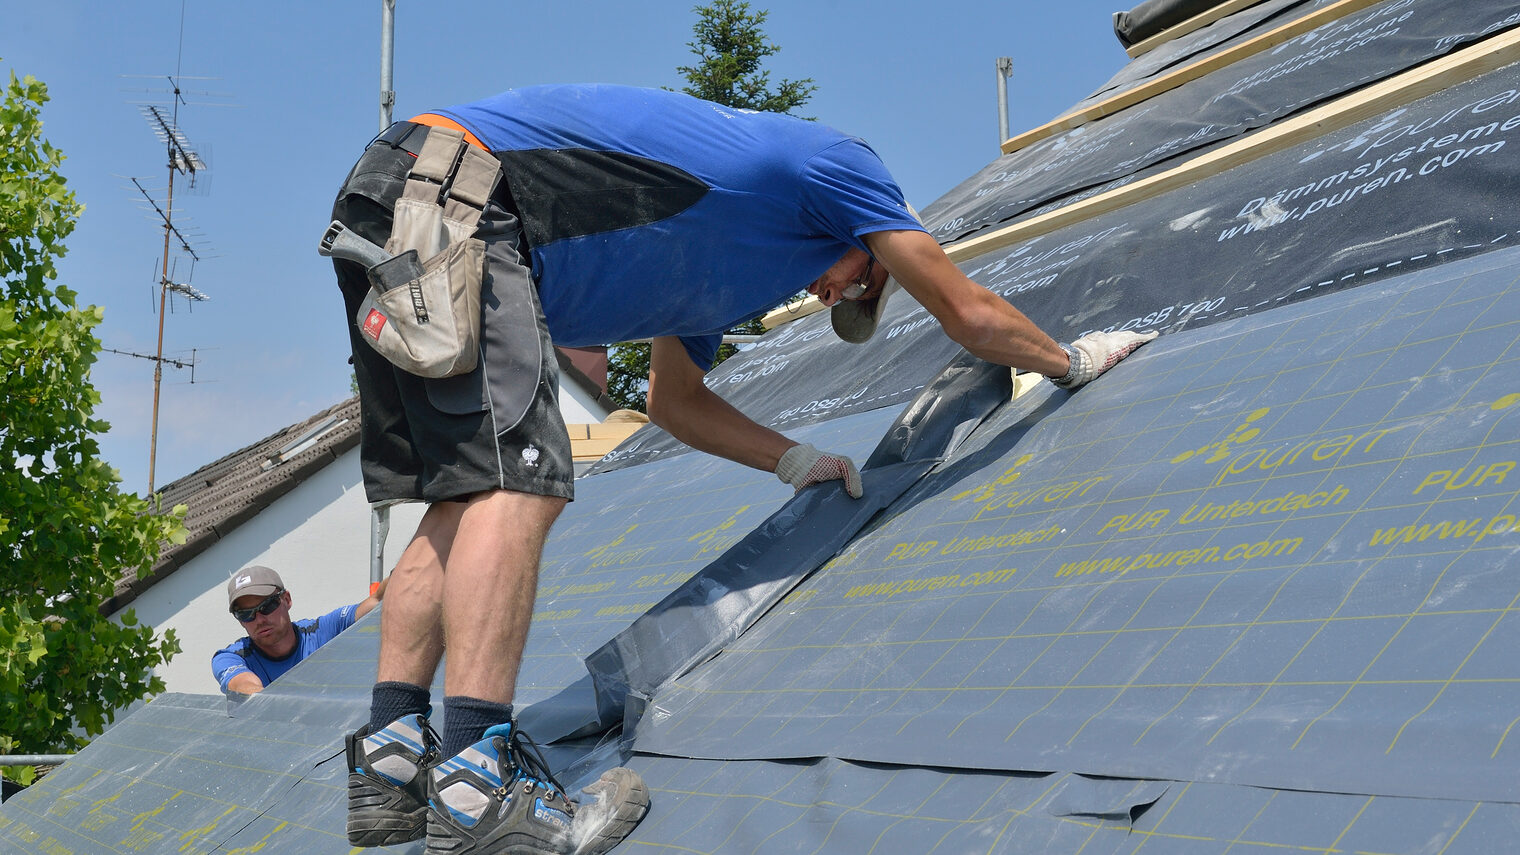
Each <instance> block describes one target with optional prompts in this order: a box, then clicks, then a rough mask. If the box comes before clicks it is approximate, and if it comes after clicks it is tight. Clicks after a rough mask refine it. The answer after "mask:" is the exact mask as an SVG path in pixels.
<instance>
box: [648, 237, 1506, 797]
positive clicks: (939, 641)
mask: <svg viewBox="0 0 1520 855" xmlns="http://www.w3.org/2000/svg"><path fill="white" fill-rule="evenodd" d="M1517 279H1520V250H1505V251H1501V252H1495V253H1491V254H1488V255H1485V256H1481V257H1479V258H1475V259H1469V260H1466V261H1461V262H1456V263H1453V264H1449V265H1446V266H1443V267H1441V268H1437V269H1435V270H1430V271H1424V272H1419V273H1414V274H1410V275H1406V276H1401V277H1398V278H1396V279H1393V280H1389V281H1387V282H1384V283H1381V284H1378V285H1369V286H1366V287H1363V288H1360V289H1357V290H1354V291H1351V292H1346V293H1342V294H1337V295H1330V296H1326V297H1322V298H1320V299H1317V300H1315V301H1313V302H1311V303H1307V304H1303V305H1296V306H1290V307H1286V308H1283V309H1280V310H1278V311H1275V312H1271V313H1263V314H1261V315H1256V316H1251V317H1248V318H1243V319H1240V320H1237V321H1232V322H1229V323H1228V324H1227V325H1221V326H1218V327H1214V328H1211V329H1209V330H1208V331H1207V332H1206V333H1205V332H1188V333H1181V334H1177V335H1174V336H1169V337H1163V338H1161V339H1160V340H1158V341H1157V342H1155V343H1153V344H1151V345H1148V346H1147V347H1146V348H1144V349H1142V350H1140V351H1139V352H1137V353H1136V354H1135V355H1134V356H1132V357H1131V358H1130V359H1129V360H1126V361H1125V362H1123V363H1121V364H1120V365H1119V366H1118V367H1116V368H1115V369H1114V370H1113V371H1112V372H1111V373H1110V374H1108V375H1106V376H1105V377H1103V378H1101V379H1100V380H1099V381H1098V382H1096V383H1094V384H1093V385H1091V386H1089V387H1088V388H1086V389H1083V390H1081V391H1079V392H1077V393H1075V394H1072V395H1067V393H1064V392H1051V393H1050V394H1049V395H1048V396H1046V397H1045V399H1044V400H1043V401H1027V400H1026V399H1020V400H1019V402H1017V403H1016V404H1014V405H1011V406H1009V407H1007V408H1006V412H1004V413H1002V414H995V415H994V416H993V417H992V418H991V419H989V420H988V422H986V423H984V425H983V427H982V428H981V430H979V431H978V432H977V434H975V435H974V436H973V437H972V438H971V439H969V440H968V441H967V442H966V444H965V445H964V446H962V450H961V452H960V453H958V454H957V455H956V456H955V458H953V459H952V460H950V461H948V462H947V463H945V464H944V465H943V466H942V468H941V470H940V471H938V472H936V473H933V474H931V475H929V476H927V477H926V478H925V480H924V481H923V482H921V483H920V484H919V485H917V486H915V487H914V488H912V489H910V491H909V492H908V494H906V495H905V496H904V497H903V498H902V499H901V500H899V503H898V505H897V506H896V507H894V508H889V509H888V510H887V512H886V516H885V517H884V518H883V520H882V521H880V523H879V524H878V525H877V526H876V527H875V529H874V530H873V531H871V532H869V533H868V534H867V535H866V536H864V537H862V538H860V539H859V540H857V541H856V542H855V543H853V544H852V545H851V546H850V547H849V548H848V549H847V550H846V551H845V552H844V553H842V554H841V555H840V556H838V557H837V558H835V559H834V560H833V561H832V562H831V563H830V565H829V567H828V568H827V569H826V571H825V572H823V573H820V574H818V575H816V576H814V577H813V578H812V579H810V580H809V581H808V582H807V583H805V584H804V585H803V586H801V587H800V588H799V589H798V590H797V591H796V592H794V593H793V595H792V596H791V597H789V598H788V601H787V603H786V604H785V606H784V607H783V608H779V609H777V610H776V611H775V612H773V613H772V614H771V615H769V616H767V617H766V618H765V619H764V620H762V621H761V622H760V623H758V624H757V625H756V626H755V627H754V628H753V629H752V630H751V631H750V632H749V633H747V634H746V635H745V636H744V637H742V638H741V639H739V641H738V642H737V643H735V644H734V645H733V646H731V647H730V648H729V649H727V650H725V651H724V652H723V653H722V654H721V655H719V656H718V657H716V658H715V659H713V660H712V661H710V662H709V663H707V664H705V665H704V666H702V667H700V668H698V669H696V670H694V671H693V672H692V673H690V674H689V675H687V676H686V677H684V678H681V679H679V680H677V681H675V682H674V683H672V684H670V685H668V686H667V687H666V688H665V689H664V690H662V691H660V692H658V693H656V695H655V696H654V698H653V699H652V701H651V703H650V706H649V710H648V711H647V712H646V714H645V716H644V718H643V719H642V721H641V722H640V724H639V728H638V733H637V745H638V747H639V750H640V751H643V752H650V753H659V754H666V755H672V756H685V757H706V758H712V759H736V758H748V759H758V758H767V759H774V758H778V757H798V758H801V757H814V756H822V755H829V756H836V757H847V758H851V759H855V760H860V761H870V762H882V763H904V764H912V765H933V766H950V767H956V768H968V769H1003V770H1019V771H1058V770H1063V771H1075V772H1083V773H1089V774H1095V775H1104V776H1116V777H1145V778H1152V777H1155V778H1167V779H1177V780H1197V781H1213V782H1221V783H1232V784H1249V785H1256V786H1269V787H1280V788H1292V789H1305V790H1321V791H1336V792H1348V793H1365V794H1377V795H1395V796H1406V797H1427V798H1459V799H1470V800H1475V801H1502V802H1517V801H1520V776H1516V775H1515V768H1516V764H1517V762H1520V741H1517V740H1516V739H1515V738H1514V735H1513V733H1512V730H1513V727H1514V725H1515V723H1516V710H1520V659H1517V657H1515V655H1514V651H1515V650H1516V649H1517V646H1520V619H1517V617H1516V611H1515V606H1516V603H1517V602H1520V576H1517V575H1516V574H1515V573H1514V572H1513V570H1514V562H1515V555H1516V552H1517V551H1520V501H1517V499H1520V474H1517V473H1515V472H1514V471H1513V470H1514V469H1515V468H1516V467H1517V463H1516V458H1517V457H1520V348H1517V347H1516V346H1515V341H1516V340H1517V338H1520V313H1517V311H1516V310H1517V309H1520V285H1517ZM1027 397H1036V396H1027Z"/></svg>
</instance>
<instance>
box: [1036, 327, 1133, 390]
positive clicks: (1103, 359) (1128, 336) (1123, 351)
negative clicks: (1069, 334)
mask: <svg viewBox="0 0 1520 855" xmlns="http://www.w3.org/2000/svg"><path fill="white" fill-rule="evenodd" d="M1158 335H1160V333H1158V332H1155V331H1151V332H1141V333H1137V332H1090V333H1088V334H1087V335H1084V336H1082V337H1081V338H1079V339H1077V340H1076V341H1074V342H1072V343H1071V344H1063V345H1061V349H1062V350H1064V351H1066V355H1067V356H1069V357H1071V368H1070V369H1068V370H1067V372H1066V375H1065V376H1063V377H1052V378H1050V382H1052V383H1054V384H1056V385H1057V386H1060V387H1061V388H1062V389H1075V388H1077V387H1078V386H1081V385H1082V384H1083V383H1088V382H1091V381H1093V380H1096V379H1097V377H1098V375H1099V374H1102V373H1103V372H1105V371H1107V370H1108V369H1110V368H1113V367H1114V366H1115V365H1117V364H1119V360H1121V359H1123V358H1124V357H1126V356H1129V355H1130V354H1131V353H1133V352H1134V350H1135V348H1137V347H1139V346H1140V345H1142V344H1145V343H1146V342H1148V341H1150V340H1151V339H1153V338H1155V337H1156V336H1158Z"/></svg>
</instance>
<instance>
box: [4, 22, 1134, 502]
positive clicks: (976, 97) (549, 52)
mask: <svg viewBox="0 0 1520 855" xmlns="http://www.w3.org/2000/svg"><path fill="white" fill-rule="evenodd" d="M694 5H696V4H695V3H694V2H665V1H664V0H648V2H634V3H629V2H582V1H581V0H553V2H542V3H508V2H494V3H493V2H484V1H483V0H432V2H429V3H426V4H424V3H420V2H416V0H397V3H396V7H397V8H396V35H395V69H394V79H395V90H396V93H397V94H396V106H395V117H396V118H398V119H399V118H406V117H407V116H410V115H413V114H415V113H418V112H423V111H425V110H427V109H429V108H432V107H440V106H445V105H448V104H451V103H455V102H459V101H465V100H469V99H472V98H476V97H480V96H484V95H489V94H492V93H494V92H497V91H500V90H503V89H508V88H512V87H517V86H525V85H531V84H536V83H563V82H607V83H623V84H630V85H639V86H668V87H671V88H677V89H678V88H680V87H681V86H682V85H683V83H684V80H683V79H682V78H681V77H680V75H679V74H678V73H677V71H676V70H675V69H676V67H677V66H679V65H684V64H690V63H691V62H692V60H693V59H694V57H693V56H692V54H691V53H690V51H689V49H688V48H687V46H686V43H687V42H688V41H690V40H691V38H692V34H691V26H692V23H693V22H694V21H695V20H696V15H695V14H694V13H693V12H692V7H693V6H694ZM1130 5H1133V4H1131V3H1124V4H1115V3H1112V2H1097V0H1064V2H1061V3H1034V2H1026V3H1010V2H989V0H940V2H937V3H933V4H929V3H907V2H898V0H878V2H872V3H864V2H857V3H844V2H830V0H807V2H796V0H775V2H771V3H763V2H752V3H751V7H752V8H754V9H768V10H769V12H770V17H769V19H768V20H767V22H766V25H765V29H766V32H767V34H768V35H769V36H770V38H771V40H772V41H774V42H776V43H778V44H779V45H780V46H781V48H782V50H781V52H780V53H779V54H778V55H776V56H774V57H772V58H771V59H770V61H769V63H768V65H767V68H769V69H770V70H771V72H772V78H773V79H780V78H783V77H786V78H802V77H811V78H813V79H814V81H815V82H816V84H817V85H818V92H817V93H816V94H815V96H814V98H813V100H812V101H811V102H810V103H809V104H808V105H807V106H806V107H804V108H803V109H802V111H801V112H803V113H804V114H806V115H811V116H815V117H817V118H818V120H819V121H821V122H824V123H826V124H829V125H832V126H833V127H836V128H838V129H840V130H843V131H846V132H849V133H852V134H855V135H857V136H860V137H862V138H864V139H865V140H866V141H867V142H869V143H870V144H871V145H872V147H873V148H875V149H876V151H877V152H878V153H879V154H880V155H881V156H882V159H883V160H884V161H885V162H886V164H887V166H888V167H889V168H890V169H891V170H892V172H893V174H894V175H896V177H897V179H898V181H899V183H900V184H901V185H902V187H903V190H904V192H905V193H906V194H907V196H908V200H909V201H910V202H911V203H913V204H914V205H916V206H918V207H920V208H922V207H924V206H926V205H927V204H929V203H930V202H932V201H934V199H936V198H937V197H938V196H940V195H941V194H943V193H944V192H945V191H947V190H949V189H950V188H952V187H954V186H955V185H956V184H958V183H959V182H960V181H962V180H964V179H965V178H967V177H969V176H970V175H971V174H972V173H974V172H975V171H976V170H978V169H980V168H981V167H982V166H984V165H985V164H987V163H988V162H990V161H992V160H994V159H995V158H996V157H997V156H998V150H997V142H998V140H997V136H998V134H997V100H996V80H997V78H996V71H995V61H996V58H997V57H999V56H1009V57H1012V58H1013V68H1014V72H1013V77H1012V79H1011V80H1010V81H1009V93H1010V106H1009V124H1010V127H1011V129H1012V131H1013V133H1018V132H1020V131H1022V130H1026V129H1028V128H1031V127H1035V126H1037V125H1040V124H1043V123H1045V122H1046V121H1048V120H1050V119H1052V118H1054V117H1055V116H1057V115H1059V114H1060V113H1061V112H1062V111H1063V110H1064V109H1065V108H1067V107H1068V106H1070V105H1072V104H1074V103H1076V102H1077V101H1078V100H1080V99H1081V98H1082V97H1084V96H1086V95H1087V94H1089V93H1090V92H1092V91H1093V90H1094V89H1096V88H1098V87H1099V86H1100V85H1101V84H1102V83H1103V82H1104V81H1106V80H1107V79H1108V78H1109V77H1111V76H1112V75H1113V74H1114V73H1115V72H1117V71H1118V70H1119V69H1120V68H1121V67H1122V66H1123V64H1124V62H1125V61H1126V57H1125V55H1124V52H1123V50H1122V49H1121V48H1120V47H1119V43H1118V41H1117V40H1116V39H1115V38H1114V36H1113V32H1112V29H1111V16H1112V13H1113V12H1114V11H1117V10H1118V9H1120V8H1128V7H1129V6H1130ZM380 16H381V3H380V2H379V0H366V2H357V0H330V1H329V2H321V3H294V2H287V0H274V2H269V3H259V4H253V3H240V4H238V3H224V2H207V1H206V0H137V2H133V3H116V4H100V3H94V2H88V3H87V2H83V0H52V2H48V3H11V4H8V8H6V11H5V24H4V30H3V36H0V73H5V74H7V75H8V74H10V73H12V72H14V73H15V74H17V75H18V76H25V75H32V76H34V77H36V78H38V79H40V80H42V81H43V82H45V83H46V84H48V87H49V90H50V95H51V99H52V100H51V101H50V102H49V103H48V104H47V105H46V106H45V107H44V109H43V120H44V123H45V124H44V133H45V135H46V136H47V138H48V139H49V141H50V142H52V143H53V144H54V145H55V146H57V147H59V148H60V149H62V151H63V152H64V154H65V155H66V156H67V158H68V159H67V161H66V162H65V163H64V167H63V172H64V176H65V177H66V178H67V179H68V182H69V187H70V189H72V190H73V191H74V193H75V194H76V195H77V196H78V198H79V200H80V201H81V202H83V203H84V205H85V206H86V210H85V213H84V215H83V217H82V218H81V220H80V223H79V226H78V228H77V229H76V230H75V232H74V234H73V235H72V236H71V237H70V239H69V240H68V247H69V254H68V255H67V257H65V258H64V259H63V260H62V262H61V263H60V277H59V281H60V282H61V283H63V284H65V285H68V286H69V287H71V288H73V289H75V290H76V291H78V292H79V293H80V295H81V301H82V302H85V303H91V304H95V305H99V306H102V307H104V309H105V322H104V324H103V325H102V326H101V327H100V328H99V329H98V330H97V332H98V335H99V336H100V338H101V340H102V342H103V344H104V345H105V346H106V347H108V348H115V349H117V350H123V351H131V352H136V353H143V354H152V353H153V352H154V351H155V349H156V346H157V331H158V314H157V294H158V288H157V281H158V275H159V267H158V264H159V259H160V257H161V255H162V250H163V230H162V228H161V227H160V225H159V221H158V219H157V217H156V215H154V214H153V213H152V211H151V210H150V209H148V208H147V205H146V202H145V200H144V199H143V197H142V195H141V194H140V193H139V191H138V190H137V188H136V187H134V186H133V183H132V181H131V179H132V178H136V179H137V180H138V181H139V182H140V183H141V184H142V185H143V186H144V187H145V188H147V189H148V190H149V192H150V193H152V194H153V195H154V196H155V197H156V198H157V199H158V201H159V204H160V205H162V204H163V195H164V190H165V188H166V184H167V169H166V160H165V151H164V147H163V146H162V145H161V144H160V143H159V142H158V141H157V140H156V139H155V138H154V136H153V134H152V132H151V130H150V128H149V125H148V122H147V120H146V119H144V118H143V117H142V115H141V114H140V112H139V106H138V104H139V103H140V102H157V103H161V104H165V105H167V104H168V103H169V100H170V98H169V87H170V81H169V78H170V76H172V75H175V74H176V73H178V74H179V75H180V76H181V78H182V79H181V87H182V89H184V90H185V91H186V93H187V94H186V97H187V99H188V100H189V101H190V104H189V105H188V106H181V107H180V111H179V124H180V127H181V129H182V130H183V132H184V134H185V135H186V137H187V138H188V139H189V140H190V142H191V144H192V145H193V146H194V147H195V148H196V149H197V150H198V151H199V152H200V153H201V154H202V155H203V156H204V157H205V159H206V160H207V161H208V162H209V165H210V169H209V171H208V172H207V173H206V177H205V178H203V179H202V180H201V181H200V182H199V184H198V186H197V187H196V188H195V189H194V190H191V191H188V192H187V191H186V190H185V187H184V182H183V180H182V179H176V182H175V204H174V208H175V224H176V226H178V227H180V228H181V230H183V231H185V232H186V233H187V234H188V235H189V236H191V245H192V247H193V248H194V249H195V250H196V252H197V254H198V255H199V256H200V257H201V260H200V262H199V263H197V264H195V265H194V270H193V277H190V283H191V284H192V285H194V286H195V287H196V288H197V289H199V290H200V291H202V292H204V293H205V294H207V295H209V296H210V298H211V299H210V300H209V301H207V302H203V303H198V304H196V305H195V306H194V307H193V309H192V308H190V307H188V306H187V305H186V304H185V303H183V302H177V303H176V304H175V305H174V306H172V307H171V308H172V311H171V312H170V313H169V314H167V315H166V318H165V320H166V323H165V325H164V353H165V356H168V357H172V358H176V359H181V360H186V361H188V360H190V359H191V355H192V351H194V359H195V361H196V363H197V366H196V368H195V372H194V374H195V382H194V383H193V384H192V383H191V382H190V379H191V377H190V371H188V370H182V369H175V368H173V367H168V366H166V367H165V369H164V380H163V386H162V392H161V399H160V411H159V431H158V453H157V465H156V472H155V481H156V483H157V484H158V485H160V486H161V485H163V484H165V483H168V482H169V481H172V480H174V479H176V478H179V477H181V476H183V475H186V474H188V473H190V472H191V471H193V470H195V469H196V468H197V467H200V466H202V465H205V464H207V463H210V462H212V461H214V460H216V459H218V458H220V457H222V456H223V455H226V454H228V453H230V452H232V451H235V450H237V449H238V448H241V447H243V446H245V445H247V444H249V443H251V442H254V441H256V440H258V439H260V438H262V437H264V436H267V435H268V434H270V433H273V432H274V431H276V430H279V429H280V428H283V427H285V426H287V425H290V424H292V423H294V422H296V421H299V420H301V419H304V418H306V417H308V416H310V415H312V414H313V413H315V412H317V411H318V410H320V409H323V408H325V407H328V406H330V405H332V404H334V403H336V402H338V401H340V400H343V399H344V398H346V397H348V395H349V373H350V372H349V366H348V364H347V358H348V351H347V339H346V336H345V335H344V333H343V331H342V329H341V327H340V324H341V323H342V322H343V321H342V318H341V315H342V305H341V301H340V299H339V297H338V292H337V288H336V286H335V285H334V283H333V278H332V270H331V267H330V264H329V262H328V261H327V260H326V259H323V258H321V257H319V256H318V255H317V253H316V244H317V239H318V238H319V237H320V234H321V231H322V229H323V227H324V226H325V224H326V223H327V220H328V213H329V210H330V207H331V204H332V195H333V193H334V191H335V190H336V189H337V186H338V184H339V183H340V182H341V181H342V179H343V176H344V175H345V174H346V172H347V171H348V168H349V167H350V166H351V165H352V164H353V161H354V159H355V158H356V157H357V156H358V152H359V150H360V149H361V148H362V146H363V145H364V143H365V142H366V141H368V139H369V138H370V137H371V136H373V135H374V134H375V132H376V131H377V130H378V125H379V107H378V92H379V89H380V72H379V48H380ZM197 78H212V79H197ZM170 258H171V264H173V265H174V267H175V275H173V276H172V277H171V278H173V279H175V280H177V281H183V280H185V279H186V278H187V274H189V272H190V269H191V267H190V260H189V258H188V257H184V256H182V254H180V253H177V252H171V253H170ZM93 378H94V383H95V386H96V388H97V389H98V390H99V391H100V393H101V396H102V403H101V405H100V407H99V408H98V409H97V411H96V415H97V416H99V417H101V418H104V419H105V420H106V421H108V422H110V424H111V430H110V431H109V433H108V434H106V435H105V436H103V437H102V438H101V451H102V455H103V456H104V457H105V459H106V460H107V461H109V462H110V463H111V464H112V465H113V466H115V467H117V468H118V469H119V470H120V471H121V474H122V477H123V479H124V482H125V484H124V486H125V488H126V489H128V490H129V491H132V492H142V491H144V490H145V489H146V487H147V481H148V450H149V439H150V428H151V420H152V419H151V415H152V404H153V365H152V363H151V362H150V361H148V360H145V359H135V358H132V357H129V356H121V355H116V354H113V353H103V354H101V357H100V361H99V362H98V363H97V364H96V366H95V369H94V373H93Z"/></svg>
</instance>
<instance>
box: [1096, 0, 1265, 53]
mask: <svg viewBox="0 0 1520 855" xmlns="http://www.w3.org/2000/svg"><path fill="white" fill-rule="evenodd" d="M1260 2H1262V0H1225V2H1223V3H1220V4H1219V5H1218V6H1215V7H1214V8H1212V9H1206V10H1204V11H1202V12H1199V13H1198V14H1196V15H1194V16H1193V17H1191V18H1188V19H1187V20H1186V21H1183V22H1181V23H1179V24H1173V25H1172V26H1170V27H1167V28H1166V29H1164V30H1162V31H1161V32H1159V33H1157V34H1155V35H1154V36H1151V37H1150V38H1146V39H1141V40H1140V41H1138V42H1135V43H1134V44H1132V45H1130V46H1129V47H1127V48H1125V49H1124V52H1125V53H1127V54H1129V56H1130V58H1131V59H1134V58H1136V57H1138V56H1140V55H1141V54H1144V53H1149V52H1150V51H1153V50H1155V49H1156V48H1158V47H1161V46H1162V45H1164V44H1166V43H1167V42H1170V41H1176V40H1177V39H1180V38H1182V37H1183V36H1185V35H1187V34H1188V33H1191V32H1194V31H1197V30H1201V29H1203V28H1204V27H1207V26H1208V25H1209V24H1212V23H1214V22H1215V21H1218V20H1220V19H1222V18H1228V17H1229V16H1231V15H1233V14H1235V13H1236V12H1239V11H1241V10H1242V9H1249V8H1251V7H1252V6H1255V5H1256V4H1257V3H1260Z"/></svg>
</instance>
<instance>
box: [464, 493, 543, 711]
mask: <svg viewBox="0 0 1520 855" xmlns="http://www.w3.org/2000/svg"><path fill="white" fill-rule="evenodd" d="M565 504H566V500H564V499H561V498H556V497H552V496H538V495H533V494H531V493H517V492H513V491H510V490H494V491H492V492H489V493H482V494H480V495H477V496H474V497H472V498H471V499H470V500H469V502H468V503H466V504H465V505H464V506H463V507H464V510H463V513H462V514H461V516H460V519H459V523H458V526H457V529H456V531H455V533H454V537H453V540H452V544H451V546H450V548H448V550H447V553H446V558H445V559H444V568H445V570H444V573H443V617H444V620H443V623H444V633H445V635H446V637H447V639H448V655H449V661H448V665H447V667H446V672H445V675H444V694H445V695H447V696H461V695H463V696H468V697H472V698H479V699H481V700H484V701H492V702H495V703H502V704H510V703H511V702H512V698H513V694H514V691H515V688H516V684H517V670H518V666H519V665H520V664H521V663H522V653H523V647H524V645H525V644H526V643H527V640H528V627H529V625H530V623H531V622H532V619H533V604H534V599H535V597H536V596H537V592H538V564H539V559H540V557H541V556H542V554H543V549H544V540H545V539H546V538H547V537H548V534H549V528H550V526H552V525H553V524H554V520H555V519H556V518H557V517H558V516H559V514H560V511H562V510H563V509H564V507H565Z"/></svg>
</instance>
